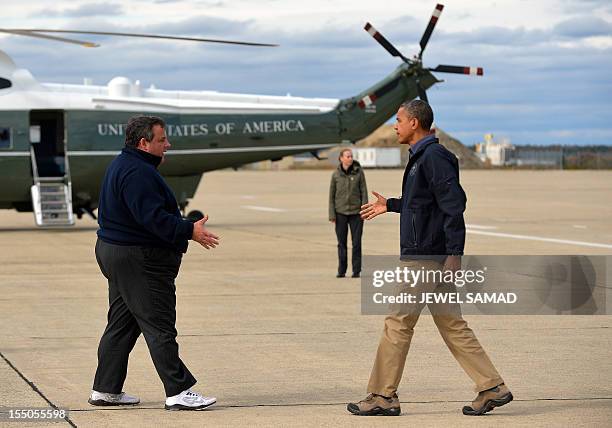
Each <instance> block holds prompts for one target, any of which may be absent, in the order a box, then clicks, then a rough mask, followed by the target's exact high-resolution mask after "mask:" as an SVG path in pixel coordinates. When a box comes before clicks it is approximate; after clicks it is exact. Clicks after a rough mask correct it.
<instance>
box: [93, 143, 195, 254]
mask: <svg viewBox="0 0 612 428" xmlns="http://www.w3.org/2000/svg"><path fill="white" fill-rule="evenodd" d="M160 162H161V158H160V157H158V156H155V155H152V154H150V153H147V152H144V151H142V150H138V149H135V148H131V147H125V148H124V149H123V150H122V151H121V154H120V155H119V156H117V157H116V158H115V160H113V161H112V162H111V164H110V165H109V167H108V169H107V170H106V174H105V176H104V180H103V182H102V190H101V191H100V204H99V206H98V224H99V225H100V229H99V230H98V237H99V238H100V239H102V240H103V241H104V242H108V243H109V244H115V245H142V246H145V247H163V248H170V249H173V250H176V251H179V252H182V253H184V252H185V251H187V243H188V242H187V241H188V240H189V239H191V235H192V233H193V224H192V223H191V222H190V221H187V220H183V218H182V216H181V213H180V211H179V208H178V204H177V202H176V198H175V197H174V193H172V190H171V189H170V187H168V185H167V184H166V182H165V181H164V179H163V178H162V176H161V175H160V174H159V172H158V171H157V166H158V165H159V164H160Z"/></svg>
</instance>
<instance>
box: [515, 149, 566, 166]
mask: <svg viewBox="0 0 612 428" xmlns="http://www.w3.org/2000/svg"><path fill="white" fill-rule="evenodd" d="M516 166H530V167H540V168H563V150H562V149H561V148H560V147H556V148H555V147H534V146H524V147H517V148H516Z"/></svg>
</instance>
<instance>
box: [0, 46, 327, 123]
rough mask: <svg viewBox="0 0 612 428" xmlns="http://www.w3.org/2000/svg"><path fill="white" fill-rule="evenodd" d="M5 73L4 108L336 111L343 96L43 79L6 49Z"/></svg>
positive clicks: (1, 73) (1, 59)
mask: <svg viewBox="0 0 612 428" xmlns="http://www.w3.org/2000/svg"><path fill="white" fill-rule="evenodd" d="M0 77H4V78H6V79H9V80H10V81H11V82H12V85H13V86H12V87H11V88H8V89H3V90H0V101H1V102H0V110H22V109H28V110H29V109H58V110H71V109H74V110H102V111H103V110H113V111H134V110H143V111H155V112H164V113H182V114H199V113H206V114H215V113H224V114H228V113H229V114H232V113H233V114H242V113H245V114H246V113H248V114H267V113H313V114H314V113H324V112H328V111H331V110H333V109H334V108H335V107H336V105H337V104H338V100H337V99H331V98H303V97H293V96H290V95H287V96H272V95H250V94H240V93H226V92H217V91H170V90H163V89H157V88H155V87H154V86H151V87H149V88H147V89H145V88H142V87H141V85H140V82H139V81H136V82H132V81H131V80H130V79H128V78H126V77H115V78H113V79H112V80H111V81H110V82H108V84H107V85H105V86H99V85H92V84H87V83H88V82H86V83H85V84H82V85H77V84H61V83H39V82H38V81H37V80H36V79H35V78H34V77H33V76H32V74H31V73H30V72H29V71H28V70H25V69H19V68H17V67H16V66H15V63H14V62H13V61H12V59H11V58H10V57H9V56H8V55H6V54H5V53H4V52H2V51H0Z"/></svg>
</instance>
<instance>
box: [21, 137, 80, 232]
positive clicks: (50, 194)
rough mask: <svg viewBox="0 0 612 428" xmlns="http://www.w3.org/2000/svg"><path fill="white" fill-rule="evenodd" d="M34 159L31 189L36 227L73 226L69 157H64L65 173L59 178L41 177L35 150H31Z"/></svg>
mask: <svg viewBox="0 0 612 428" xmlns="http://www.w3.org/2000/svg"><path fill="white" fill-rule="evenodd" d="M30 154H31V159H32V177H33V179H34V184H33V185H32V187H31V195H32V207H33V208H34V217H35V218H36V225H37V226H40V227H50V226H72V225H74V214H73V212H72V183H71V181H70V169H69V168H68V156H64V165H65V173H64V175H63V176H59V177H41V176H39V175H38V167H37V162H36V155H35V153H34V149H33V148H31V149H30Z"/></svg>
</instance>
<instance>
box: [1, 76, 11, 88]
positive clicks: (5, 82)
mask: <svg viewBox="0 0 612 428" xmlns="http://www.w3.org/2000/svg"><path fill="white" fill-rule="evenodd" d="M11 86H12V84H11V81H10V80H6V79H3V78H2V77H0V89H6V88H10V87H11Z"/></svg>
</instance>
